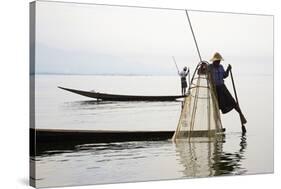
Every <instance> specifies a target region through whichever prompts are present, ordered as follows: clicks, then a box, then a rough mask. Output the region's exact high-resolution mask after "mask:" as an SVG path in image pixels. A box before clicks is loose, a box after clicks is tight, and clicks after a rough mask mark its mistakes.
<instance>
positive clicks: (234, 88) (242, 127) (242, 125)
mask: <svg viewBox="0 0 281 189" xmlns="http://www.w3.org/2000/svg"><path fill="white" fill-rule="evenodd" d="M230 76H231V81H232V87H233V91H234V95H235V100H236V103H237V106H238V107H239V109H240V106H239V102H238V96H237V92H236V87H235V83H234V79H233V74H232V70H231V69H230ZM240 111H241V109H240ZM240 114H242V112H240V113H239V116H240V121H241V129H242V133H246V131H247V130H246V127H245V126H244V124H243V123H242V119H241V115H240Z"/></svg>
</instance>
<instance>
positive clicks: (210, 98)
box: [172, 61, 224, 141]
mask: <svg viewBox="0 0 281 189" xmlns="http://www.w3.org/2000/svg"><path fill="white" fill-rule="evenodd" d="M209 65H210V64H209V63H208V62H207V61H201V62H199V63H198V65H197V66H196V69H195V71H194V73H193V76H192V79H191V82H190V84H189V88H188V95H187V96H186V97H185V98H184V101H183V105H182V110H181V114H180V118H179V121H178V125H177V128H176V130H175V132H174V135H173V138H172V140H173V141H177V140H179V139H189V140H190V139H191V138H194V137H208V138H214V137H216V136H217V135H218V134H221V133H223V131H224V130H223V128H222V122H221V117H220V112H219V106H218V100H217V94H216V89H215V85H214V80H213V78H212V74H211V72H210V69H209ZM203 91H205V92H206V93H204V92H203ZM202 94H205V95H207V96H204V95H203V96H202ZM200 95H201V96H200ZM198 101H199V106H200V105H201V106H202V105H204V106H205V105H206V107H203V108H202V107H201V109H202V110H201V113H202V112H203V114H204V115H205V114H206V119H207V120H206V123H204V125H203V126H202V125H201V128H200V129H199V127H198V125H199V123H198V120H200V119H198V115H197V114H198V113H199V112H198ZM205 108H206V111H205V110H204V109H205ZM199 116H200V115H199ZM201 116H202V115H201ZM205 124H206V125H205ZM202 127H203V128H204V129H202Z"/></svg>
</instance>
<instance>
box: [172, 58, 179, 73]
mask: <svg viewBox="0 0 281 189" xmlns="http://www.w3.org/2000/svg"><path fill="white" fill-rule="evenodd" d="M173 61H174V63H175V65H176V68H177V70H178V73H180V70H179V68H178V65H177V62H176V59H175V57H173Z"/></svg>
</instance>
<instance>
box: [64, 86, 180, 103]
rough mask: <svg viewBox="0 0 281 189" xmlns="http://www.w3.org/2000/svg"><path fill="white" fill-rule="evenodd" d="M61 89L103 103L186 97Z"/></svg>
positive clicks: (171, 99) (167, 99) (169, 99)
mask: <svg viewBox="0 0 281 189" xmlns="http://www.w3.org/2000/svg"><path fill="white" fill-rule="evenodd" d="M58 88H60V89H63V90H66V91H69V92H72V93H75V94H79V95H82V96H86V97H90V98H95V99H97V100H103V101H175V100H177V99H180V98H184V97H185V96H133V95H117V94H107V93H97V92H89V91H81V90H76V89H69V88H65V87H58Z"/></svg>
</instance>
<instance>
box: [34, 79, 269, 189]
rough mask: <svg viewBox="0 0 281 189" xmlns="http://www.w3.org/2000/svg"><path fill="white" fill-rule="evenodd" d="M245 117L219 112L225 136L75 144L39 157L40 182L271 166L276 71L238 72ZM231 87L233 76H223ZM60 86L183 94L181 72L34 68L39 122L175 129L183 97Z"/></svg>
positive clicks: (256, 169)
mask: <svg viewBox="0 0 281 189" xmlns="http://www.w3.org/2000/svg"><path fill="white" fill-rule="evenodd" d="M235 81H236V85H237V92H238V96H239V101H240V104H241V109H242V110H243V112H244V114H245V116H246V118H247V120H248V123H247V125H246V127H247V130H248V132H247V134H246V135H245V136H242V135H241V131H240V122H239V118H238V115H237V114H236V112H234V111H233V112H230V113H229V114H225V115H222V123H223V126H224V127H225V128H226V136H225V138H224V140H223V141H212V142H208V141H206V140H204V139H203V140H198V141H195V142H192V143H187V142H180V143H177V144H175V143H173V142H171V141H170V140H167V141H144V142H122V143H100V144H82V145H76V146H73V147H72V148H70V149H69V148H68V149H67V150H63V149H61V148H60V149H54V150H49V151H45V152H44V153H42V154H40V156H36V157H35V161H36V175H37V178H36V179H37V187H47V186H69V185H86V184H101V183H116V182H134V181H146V180H160V179H181V178H193V177H206V176H220V175H241V174H257V173H272V172H273V76H272V75H251V76H249V75H247V76H245V75H240V76H237V77H236V78H235ZM226 84H227V86H228V88H229V90H230V91H231V92H232V91H233V90H232V87H231V83H230V79H229V78H228V79H227V80H226ZM57 86H63V87H69V88H74V89H81V90H95V91H98V92H107V93H115V94H132V95H178V94H179V93H180V81H179V78H178V77H176V76H81V75H36V87H35V91H36V92H35V93H36V94H35V103H36V107H35V108H36V114H35V117H36V128H44V129H87V130H142V131H151V130H165V131H166V130H170V131H172V130H175V128H176V126H177V122H178V119H179V115H180V110H181V102H100V103H97V102H95V101H94V100H93V99H90V98H87V97H83V96H79V95H76V94H72V93H70V92H67V91H63V90H61V89H58V88H57Z"/></svg>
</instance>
